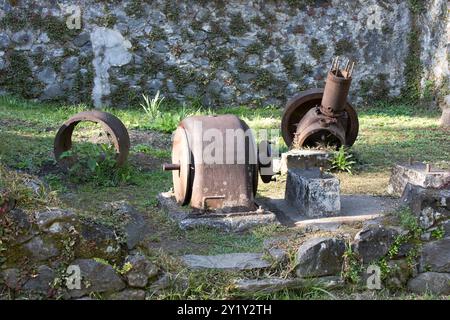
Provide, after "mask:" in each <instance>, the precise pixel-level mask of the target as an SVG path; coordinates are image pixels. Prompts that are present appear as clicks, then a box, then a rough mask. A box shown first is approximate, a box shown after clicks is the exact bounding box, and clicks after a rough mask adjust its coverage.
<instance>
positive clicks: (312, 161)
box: [280, 149, 331, 174]
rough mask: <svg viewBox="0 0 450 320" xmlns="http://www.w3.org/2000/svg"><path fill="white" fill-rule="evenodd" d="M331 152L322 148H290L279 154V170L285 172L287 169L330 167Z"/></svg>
mask: <svg viewBox="0 0 450 320" xmlns="http://www.w3.org/2000/svg"><path fill="white" fill-rule="evenodd" d="M330 158H331V153H330V152H327V151H323V150H298V149H296V150H290V151H289V152H285V153H282V154H281V164H280V171H281V173H282V174H286V173H287V171H288V169H308V168H314V167H317V168H319V167H323V168H325V169H328V168H329V167H330V160H329V159H330Z"/></svg>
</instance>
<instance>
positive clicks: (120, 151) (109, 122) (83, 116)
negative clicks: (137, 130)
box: [53, 111, 130, 166]
mask: <svg viewBox="0 0 450 320" xmlns="http://www.w3.org/2000/svg"><path fill="white" fill-rule="evenodd" d="M82 121H89V122H94V123H98V124H99V125H101V126H102V128H103V129H104V130H105V132H106V133H107V134H108V136H109V138H110V140H111V142H112V143H113V144H114V148H115V149H116V152H117V158H116V161H117V165H119V166H120V165H122V164H124V163H125V161H126V160H127V157H128V152H129V150H130V138H129V136H128V131H127V129H126V128H125V126H124V124H123V123H122V121H120V120H119V119H118V118H117V117H116V116H114V115H112V114H110V113H107V112H102V111H83V112H80V113H78V114H76V115H74V116H73V117H71V118H70V119H69V120H67V121H66V122H64V124H63V125H62V126H61V128H59V130H58V133H57V134H56V137H55V141H54V149H53V150H54V154H55V158H56V160H57V161H58V162H59V163H61V164H63V165H65V164H66V163H64V162H66V160H67V159H61V155H62V153H63V152H65V151H68V150H70V149H71V148H72V134H73V131H74V129H75V127H76V126H77V124H78V123H80V122H82Z"/></svg>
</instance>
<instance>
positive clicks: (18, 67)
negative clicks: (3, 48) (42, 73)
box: [0, 51, 41, 98]
mask: <svg viewBox="0 0 450 320" xmlns="http://www.w3.org/2000/svg"><path fill="white" fill-rule="evenodd" d="M6 59H7V61H8V62H9V65H8V67H7V68H6V69H4V70H1V71H0V85H1V86H3V87H5V88H6V89H7V90H8V92H10V93H12V94H16V95H19V96H22V97H25V98H35V94H34V92H36V91H37V89H39V88H40V87H41V85H40V83H39V82H38V81H37V80H35V79H34V78H33V72H32V70H31V65H30V61H29V60H28V57H27V56H26V55H25V54H24V53H22V52H18V51H11V52H8V53H7V55H6Z"/></svg>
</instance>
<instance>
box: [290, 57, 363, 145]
mask: <svg viewBox="0 0 450 320" xmlns="http://www.w3.org/2000/svg"><path fill="white" fill-rule="evenodd" d="M353 68H354V62H353V63H350V61H347V63H346V64H345V66H344V68H343V69H341V68H340V63H339V57H337V58H335V59H334V60H333V63H332V66H331V69H330V70H329V72H328V75H327V79H326V84H325V88H324V89H311V90H307V91H303V92H301V93H300V94H298V95H297V96H295V97H294V98H292V99H291V100H289V101H288V103H287V105H286V107H285V109H284V113H283V118H282V121H281V132H282V135H283V139H284V141H285V142H286V144H287V145H288V146H289V147H294V148H301V147H321V146H333V147H336V148H339V147H340V146H341V145H344V146H352V145H353V143H354V142H355V140H356V137H357V136H358V129H359V122H358V115H357V114H356V111H355V109H353V107H352V106H351V105H350V103H349V102H348V101H347V95H348V92H349V89H350V84H351V81H352V73H353Z"/></svg>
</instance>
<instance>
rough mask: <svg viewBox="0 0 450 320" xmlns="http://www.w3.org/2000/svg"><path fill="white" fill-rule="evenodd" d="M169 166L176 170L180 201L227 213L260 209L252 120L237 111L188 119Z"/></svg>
mask: <svg viewBox="0 0 450 320" xmlns="http://www.w3.org/2000/svg"><path fill="white" fill-rule="evenodd" d="M210 134H212V136H210ZM230 134H231V136H230ZM233 135H235V136H233ZM213 136H214V137H213ZM230 138H231V140H230ZM212 142H214V147H213V148H212V147H211V146H212ZM188 163H189V165H188ZM164 169H165V170H171V171H172V175H173V184H174V193H175V197H176V200H177V202H178V203H179V204H184V205H185V204H188V203H190V205H191V207H192V208H193V209H197V210H200V211H211V210H212V211H216V212H224V213H226V212H238V211H252V210H255V209H256V206H255V203H254V196H255V194H256V190H257V187H258V163H257V148H256V143H255V139H254V137H253V135H252V133H251V131H250V130H249V127H248V126H247V124H246V123H245V122H244V121H242V120H240V119H239V118H238V117H236V116H234V115H221V116H192V117H188V118H186V119H184V120H183V121H182V122H181V123H180V124H179V126H178V128H177V130H176V132H175V136H174V142H173V147H172V164H165V165H164Z"/></svg>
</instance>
